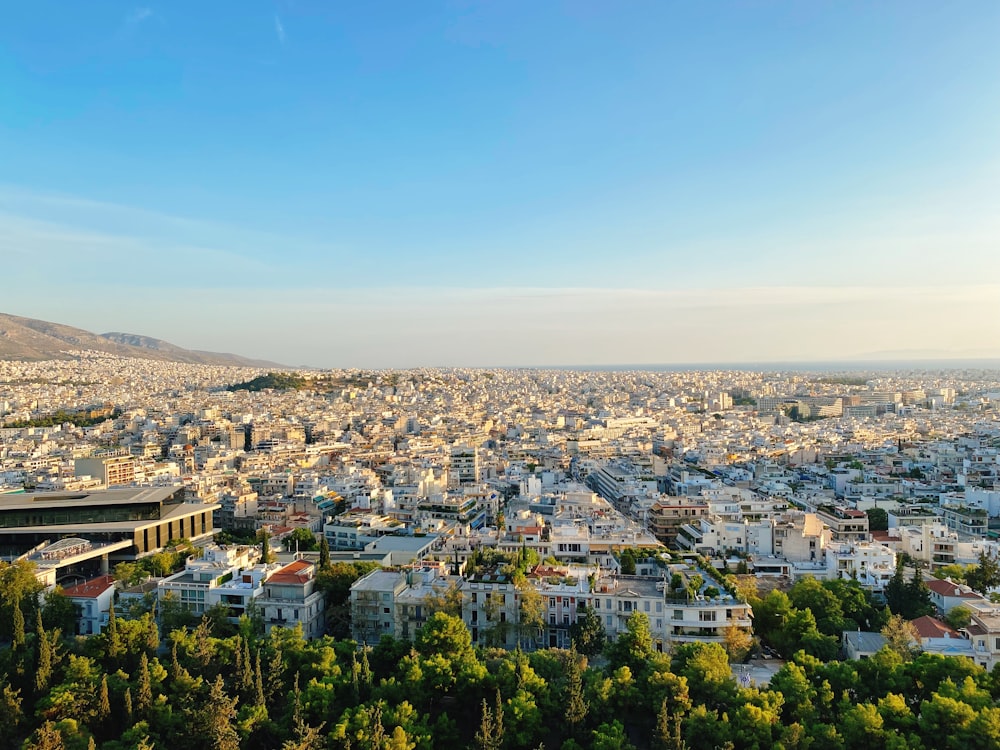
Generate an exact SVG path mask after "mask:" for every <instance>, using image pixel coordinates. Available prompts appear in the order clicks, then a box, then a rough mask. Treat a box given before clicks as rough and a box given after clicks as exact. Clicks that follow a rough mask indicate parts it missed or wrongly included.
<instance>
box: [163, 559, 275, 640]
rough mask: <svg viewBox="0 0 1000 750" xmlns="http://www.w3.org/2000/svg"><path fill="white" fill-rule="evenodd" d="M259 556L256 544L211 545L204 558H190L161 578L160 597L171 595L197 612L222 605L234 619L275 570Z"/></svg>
mask: <svg viewBox="0 0 1000 750" xmlns="http://www.w3.org/2000/svg"><path fill="white" fill-rule="evenodd" d="M259 559H260V550H259V549H258V548H257V547H239V546H235V545H234V546H217V545H214V544H211V545H208V546H206V547H205V548H204V555H203V556H202V557H193V556H192V557H189V558H188V559H187V562H186V563H185V565H184V570H182V571H181V572H179V573H175V574H174V575H172V576H168V577H167V578H164V579H163V580H161V581H160V583H159V586H158V587H157V599H158V600H159V602H160V603H161V604H162V602H163V600H164V599H165V598H166V597H167V596H168V595H172V596H174V597H176V600H177V601H179V602H180V603H181V604H182V605H184V606H185V607H187V608H188V609H189V610H191V612H193V613H194V614H195V615H202V614H204V613H205V611H206V610H208V609H210V608H212V607H214V606H216V605H217V604H222V605H225V606H226V607H227V608H228V609H229V619H230V620H231V621H233V622H235V621H237V620H238V619H239V618H240V616H241V615H243V614H245V613H246V611H247V608H248V607H249V606H250V605H251V603H252V602H253V600H254V599H256V598H257V597H258V596H260V595H261V593H263V582H264V579H265V578H266V577H267V574H268V573H269V572H270V570H273V568H271V569H269V568H268V566H266V565H263V564H258V563H257V561H258V560H259Z"/></svg>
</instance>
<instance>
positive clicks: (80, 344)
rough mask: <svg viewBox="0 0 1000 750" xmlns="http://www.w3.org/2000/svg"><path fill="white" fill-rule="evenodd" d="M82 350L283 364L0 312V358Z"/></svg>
mask: <svg viewBox="0 0 1000 750" xmlns="http://www.w3.org/2000/svg"><path fill="white" fill-rule="evenodd" d="M81 350H90V351H99V352H106V353H107V354H114V355H117V356H119V357H134V358H137V359H155V360H160V361H163V362H183V363H187V364H195V365H225V366H234V367H279V368H280V367H283V365H279V364H276V363H274V362H268V361H265V360H259V359H249V358H247V357H241V356H239V355H236V354H224V353H219V352H205V351H199V350H195V349H183V348H181V347H179V346H176V345H174V344H171V343H170V342H168V341H162V340H160V339H155V338H152V337H150V336H142V335H139V334H134V333H101V334H97V333H91V332H90V331H85V330H83V329H82V328H74V327H73V326H67V325H62V324H60V323H50V322H48V321H45V320H34V319H33V318H22V317H19V316H17V315H7V314H4V313H0V360H45V359H72V358H74V357H75V356H76V354H75V352H79V351H81Z"/></svg>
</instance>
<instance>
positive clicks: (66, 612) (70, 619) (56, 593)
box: [42, 586, 76, 633]
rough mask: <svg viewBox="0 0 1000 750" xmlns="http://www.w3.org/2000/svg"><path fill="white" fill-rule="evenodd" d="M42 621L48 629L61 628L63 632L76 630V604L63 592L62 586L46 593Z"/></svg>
mask: <svg viewBox="0 0 1000 750" xmlns="http://www.w3.org/2000/svg"><path fill="white" fill-rule="evenodd" d="M42 621H43V622H44V623H45V629H46V630H60V631H62V632H63V633H73V632H75V630H76V606H75V605H74V604H73V602H72V601H70V598H69V597H68V596H66V595H65V594H64V593H63V590H62V587H61V586H56V587H55V589H54V590H52V591H50V592H48V593H47V594H46V595H45V602H44V604H42Z"/></svg>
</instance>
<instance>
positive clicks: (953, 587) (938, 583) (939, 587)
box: [927, 578, 982, 599]
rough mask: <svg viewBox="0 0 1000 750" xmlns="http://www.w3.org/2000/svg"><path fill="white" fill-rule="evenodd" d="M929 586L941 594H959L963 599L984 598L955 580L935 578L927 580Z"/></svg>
mask: <svg viewBox="0 0 1000 750" xmlns="http://www.w3.org/2000/svg"><path fill="white" fill-rule="evenodd" d="M927 588H929V589H930V590H931V591H933V592H934V593H935V594H939V595H940V596H958V597H961V598H962V599H982V597H981V596H980V595H979V594H977V593H976V592H975V591H970V590H969V587H968V586H964V585H962V584H959V583H954V582H953V581H945V580H939V579H937V578H934V579H932V580H930V581H927ZM963 589H964V590H963Z"/></svg>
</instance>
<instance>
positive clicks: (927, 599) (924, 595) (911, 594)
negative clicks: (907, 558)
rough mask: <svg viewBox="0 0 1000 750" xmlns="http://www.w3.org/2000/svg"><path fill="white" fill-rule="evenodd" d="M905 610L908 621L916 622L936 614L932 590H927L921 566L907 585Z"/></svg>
mask: <svg viewBox="0 0 1000 750" xmlns="http://www.w3.org/2000/svg"><path fill="white" fill-rule="evenodd" d="M903 609H904V612H905V617H906V619H907V620H915V619H917V618H918V617H923V616H924V615H932V614H934V612H935V608H934V602H933V601H931V590H930V589H929V588H927V583H926V582H925V581H924V577H923V575H922V574H921V573H920V566H919V565H918V566H917V567H915V568H914V569H913V577H912V578H911V579H910V582H909V583H908V584H907V585H906V603H905V605H904V608H903ZM901 614H902V613H901Z"/></svg>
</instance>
